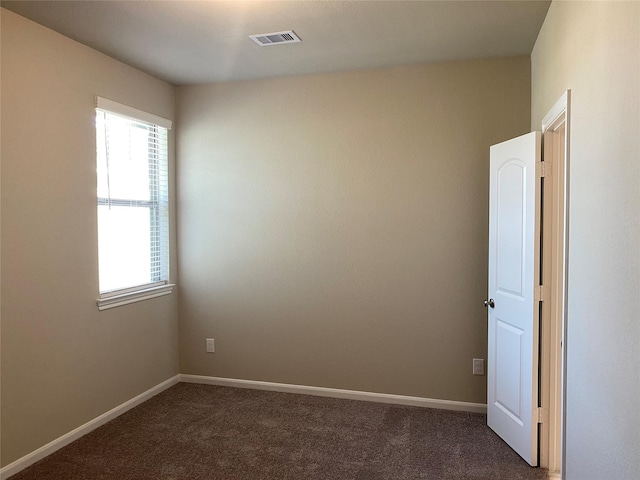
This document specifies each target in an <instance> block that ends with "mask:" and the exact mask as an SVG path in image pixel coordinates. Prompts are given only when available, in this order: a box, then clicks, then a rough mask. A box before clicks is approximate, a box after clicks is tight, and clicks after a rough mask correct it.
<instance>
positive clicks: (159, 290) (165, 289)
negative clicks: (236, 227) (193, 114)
mask: <svg viewBox="0 0 640 480" xmlns="http://www.w3.org/2000/svg"><path fill="white" fill-rule="evenodd" d="M96 110H103V111H106V112H108V113H111V114H116V115H119V116H122V117H127V118H131V119H133V120H136V121H142V122H146V123H149V124H153V125H156V126H158V127H162V128H166V129H167V130H170V129H171V125H172V122H171V121H170V120H167V119H165V118H162V117H159V116H157V115H153V114H151V113H148V112H144V111H142V110H138V109H136V108H133V107H129V106H127V105H123V104H121V103H117V102H114V101H112V100H108V99H106V98H102V97H96ZM96 138H97V137H96ZM97 204H98V205H99V204H100V199H99V198H98V199H97ZM166 262H167V265H166V266H163V268H166V271H167V274H166V277H167V278H166V280H161V281H159V282H154V283H147V284H143V285H136V286H133V287H129V288H122V289H117V290H111V291H103V292H99V298H98V299H97V300H96V302H97V305H98V309H99V310H107V309H110V308H114V307H119V306H122V305H128V304H130V303H135V302H140V301H143V300H148V299H151V298H155V297H160V296H164V295H169V294H170V293H171V292H172V291H173V287H174V286H175V284H172V283H169V274H168V270H169V265H168V262H169V258H168V257H167V259H166Z"/></svg>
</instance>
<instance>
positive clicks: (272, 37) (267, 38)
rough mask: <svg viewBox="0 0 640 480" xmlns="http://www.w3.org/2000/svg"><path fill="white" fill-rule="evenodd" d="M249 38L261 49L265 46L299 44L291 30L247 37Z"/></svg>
mask: <svg viewBox="0 0 640 480" xmlns="http://www.w3.org/2000/svg"><path fill="white" fill-rule="evenodd" d="M249 38H250V39H251V40H253V41H254V42H256V43H257V44H258V45H260V46H261V47H266V46H267V45H282V44H285V43H298V42H301V41H302V40H300V37H298V36H297V35H296V34H295V33H293V31H292V30H289V31H288V32H274V33H261V34H259V35H249Z"/></svg>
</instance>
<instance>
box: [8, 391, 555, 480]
mask: <svg viewBox="0 0 640 480" xmlns="http://www.w3.org/2000/svg"><path fill="white" fill-rule="evenodd" d="M11 478H12V480H31V479H53V480H55V479H65V480H66V479H73V480H85V479H87V480H89V479H90V480H99V479H119V480H120V479H122V480H126V479H167V480H169V479H171V480H173V479H175V480H178V479H193V480H201V479H202V480H204V479H207V480H320V479H322V480H414V479H415V480H418V479H424V480H485V479H486V480H499V479H504V480H530V479H531V480H533V479H543V478H546V475H545V471H544V470H541V469H537V468H531V467H529V466H528V465H527V464H526V463H525V462H524V461H523V460H522V459H521V458H520V457H519V456H518V455H517V454H516V453H514V452H513V451H512V450H511V449H510V448H509V447H508V446H507V445H506V444H505V443H504V442H503V441H502V440H501V439H500V438H498V437H497V436H496V435H495V434H494V433H493V432H492V431H491V430H490V429H489V428H488V427H487V426H486V417H485V415H481V414H474V413H461V412H450V411H445V410H434V409H427V408H418V407H405V406H397V405H387V404H379V403H370V402H359V401H352V400H339V399H332V398H322V397H313V396H307V395H295V394H287V393H276V392H265V391H258V390H246V389H239V388H228V387H217V386H210V385H195V384H187V383H180V384H178V385H175V386H174V387H172V388H170V389H168V390H166V391H164V392H162V393H161V394H159V395H157V396H155V397H153V398H152V399H150V400H149V401H147V402H145V403H144V404H142V405H140V406H138V407H136V408H134V409H132V410H130V411H129V412H127V413H125V414H123V415H121V416H120V417H118V418H116V419H115V420H113V421H111V422H109V423H107V424H106V425H104V426H102V427H100V428H98V429H96V430H94V431H93V432H91V433H90V434H88V435H86V436H84V437H82V438H81V439H79V440H77V441H76V442H74V443H72V444H70V445H68V446H67V447H65V448H63V449H61V450H58V451H57V452H55V453H54V454H52V455H50V456H49V457H47V458H45V459H44V460H41V461H40V462H38V463H36V464H34V465H32V466H31V467H29V468H28V469H26V470H23V471H22V472H20V473H18V474H17V475H15V476H13V477H11Z"/></svg>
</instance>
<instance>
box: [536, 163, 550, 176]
mask: <svg viewBox="0 0 640 480" xmlns="http://www.w3.org/2000/svg"><path fill="white" fill-rule="evenodd" d="M536 173H537V174H538V176H539V177H540V178H544V177H550V176H551V162H537V163H536Z"/></svg>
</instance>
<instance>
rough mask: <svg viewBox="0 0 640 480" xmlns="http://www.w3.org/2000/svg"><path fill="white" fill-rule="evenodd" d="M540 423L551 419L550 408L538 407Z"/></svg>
mask: <svg viewBox="0 0 640 480" xmlns="http://www.w3.org/2000/svg"><path fill="white" fill-rule="evenodd" d="M537 410H538V413H537V415H538V423H547V422H548V421H549V410H548V409H546V408H542V407H538V408H537Z"/></svg>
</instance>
